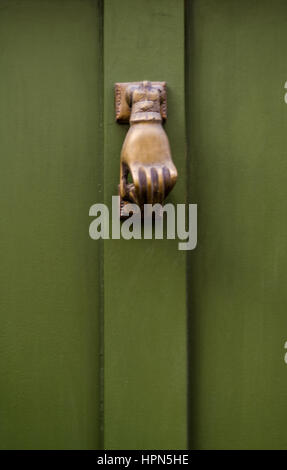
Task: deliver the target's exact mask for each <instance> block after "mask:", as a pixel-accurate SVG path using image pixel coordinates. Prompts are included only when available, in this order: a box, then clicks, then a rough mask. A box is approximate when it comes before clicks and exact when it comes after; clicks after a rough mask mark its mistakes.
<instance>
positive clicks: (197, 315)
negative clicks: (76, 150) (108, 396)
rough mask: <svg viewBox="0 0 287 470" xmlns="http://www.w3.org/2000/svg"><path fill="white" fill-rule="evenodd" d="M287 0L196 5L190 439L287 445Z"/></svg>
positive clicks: (204, 443) (190, 72)
mask: <svg viewBox="0 0 287 470" xmlns="http://www.w3.org/2000/svg"><path fill="white" fill-rule="evenodd" d="M286 18H287V3H286V2H285V1H283V0H281V1H280V0H275V1H272V2H270V1H267V0H261V1H260V2H257V1H249V0H245V1H240V2H239V1H236V0H233V1H230V0H217V1H216V2H215V1H214V0H194V1H193V2H190V4H189V9H188V18H187V24H188V31H189V34H188V48H187V60H188V64H187V67H188V68H187V86H188V91H189V94H188V97H187V105H188V110H189V113H188V115H189V116H190V117H189V119H188V136H189V160H190V162H191V165H190V174H191V183H190V198H191V200H192V201H193V202H197V203H198V205H199V222H198V224H199V233H198V240H199V242H198V247H197V249H196V251H194V252H193V253H191V255H190V257H189V297H190V298H189V305H190V307H189V308H190V330H191V331H190V340H189V341H190V379H191V388H190V397H189V400H190V404H191V413H190V421H191V429H190V445H191V446H192V448H216V449H218V448H253V449H254V448H285V449H286V447H287V431H286V416H287V366H286V364H285V363H284V355H285V350H284V343H285V341H286V338H287V317H286V304H287V291H286V282H287V275H286V273H287V264H286V263H287V262H286V259H287V258H286V250H287V241H286V240H287V219H286V213H287V203H286V201H287V186H286V180H287V159H286V157H287V155H286V147H287V133H286V128H287V105H286V104H285V102H284V94H285V91H284V84H285V82H286V80H287V65H286V60H285V52H284V47H285V45H286V42H287V27H286V26H287V23H286Z"/></svg>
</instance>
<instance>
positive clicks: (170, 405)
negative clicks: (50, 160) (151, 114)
mask: <svg viewBox="0 0 287 470" xmlns="http://www.w3.org/2000/svg"><path fill="white" fill-rule="evenodd" d="M104 30H105V36H104V80H105V83H104V87H105V106H104V113H105V117H104V128H105V138H104V160H105V170H104V174H105V177H104V181H105V201H106V203H107V204H108V205H109V207H111V198H112V196H113V195H116V194H117V185H118V182H119V163H120V151H121V145H122V143H123V139H124V136H125V133H126V131H127V126H120V125H118V124H116V123H115V115H114V96H113V85H114V83H115V82H117V81H136V80H144V79H148V80H165V81H167V83H168V113H169V117H168V121H167V125H166V131H167V134H168V136H169V139H170V143H171V149H172V153H173V157H174V161H175V164H176V166H177V168H178V171H179V178H178V183H177V185H176V187H175V189H174V190H173V192H172V193H171V197H170V201H172V202H173V203H182V202H185V193H186V192H185V142H184V4H183V1H181V0H179V1H176V2H175V1H174V0H157V1H154V0H121V2H118V1H117V0H107V1H105V12H104ZM104 253H105V255H104V256H105V258H104V279H105V384H104V387H105V392H104V397H105V447H106V448H108V449H109V448H111V449H126V448H129V449H133V448H138V449H161V448H166V449H168V448H173V449H180V448H185V446H186V418H187V416H186V415H187V413H186V305H185V266H186V265H185V253H184V252H180V251H178V246H177V241H173V240H169V241H168V240H156V241H155V240H130V241H124V240H108V241H105V251H104Z"/></svg>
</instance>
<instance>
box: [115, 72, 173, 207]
mask: <svg viewBox="0 0 287 470" xmlns="http://www.w3.org/2000/svg"><path fill="white" fill-rule="evenodd" d="M115 99H116V119H117V121H118V122H130V128H129V130H128V133H127V135H126V138H125V140H124V143H123V147H122V152H121V163H120V184H119V193H120V198H121V215H122V216H125V213H124V205H125V204H127V203H136V204H137V205H138V206H139V207H140V208H141V210H142V208H143V205H144V204H155V203H160V204H161V203H162V202H163V200H164V199H165V198H166V196H167V195H168V193H169V192H170V191H171V189H172V188H173V186H174V185H175V183H176V179H177V170H176V168H175V166H174V163H173V161H172V158H171V152H170V147H169V142H168V138H167V135H166V133H165V131H164V129H163V127H162V121H163V120H165V119H166V117H167V112H166V110H167V105H166V83H165V82H149V81H143V82H132V83H116V85H115ZM129 174H130V176H131V179H132V182H129V181H128V176H129Z"/></svg>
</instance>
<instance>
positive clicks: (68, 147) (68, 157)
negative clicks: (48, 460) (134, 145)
mask: <svg viewBox="0 0 287 470" xmlns="http://www.w3.org/2000/svg"><path fill="white" fill-rule="evenodd" d="M0 9H1V14H0V44H1V54H0V69H1V80H0V102H1V113H0V153H1V172H0V187H1V198H0V212H1V245H0V258H1V268H0V285H1V295H0V335H1V341H0V370H1V374H0V447H1V448H2V449H51V448H52V449H86V448H95V447H98V446H99V443H100V438H99V364H98V361H99V360H98V357H99V354H98V353H99V349H98V348H99V338H98V335H99V325H98V310H99V304H98V302H99V291H98V286H99V275H98V245H96V244H95V242H94V241H93V240H91V239H89V236H88V225H89V222H90V219H89V216H88V211H89V207H90V205H91V204H93V203H94V202H95V200H97V199H98V198H99V197H100V196H99V191H98V188H99V184H100V183H101V176H102V175H101V174H100V168H101V155H102V151H101V146H100V134H101V132H100V115H101V111H100V107H99V93H100V92H101V78H100V75H101V74H100V69H99V57H100V51H99V37H98V34H99V14H98V3H97V2H96V1H89V0H87V1H86V0H83V1H75V0H71V1H62V0H53V1H50V0H40V1H39V0H25V1H23V2H18V1H10V0H9V1H4V0H1V1H0Z"/></svg>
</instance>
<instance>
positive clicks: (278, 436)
mask: <svg viewBox="0 0 287 470" xmlns="http://www.w3.org/2000/svg"><path fill="white" fill-rule="evenodd" d="M286 15H287V4H286V2H284V1H283V0H282V1H280V0H274V1H273V2H269V1H267V0H261V2H257V1H255V0H241V1H238V0H228V1H227V0H189V1H186V2H185V1H184V0H22V1H21V2H19V1H17V0H0V71H1V80H0V103H1V113H0V159H1V171H0V187H1V196H2V197H1V212H0V213H1V245H0V250H1V268H0V276H1V296H0V335H1V339H0V371H1V375H0V447H1V448H2V449H87V448H88V449H99V448H106V449H127V448H129V449H133V448H135V449H168V448H173V449H185V448H216V449H217V448H270V447H271V448H286V447H287V446H286V437H287V435H286V431H285V428H284V421H285V415H286V412H287V409H286V404H285V403H286V391H285V390H286V378H285V377H286V374H287V369H286V367H287V366H286V364H285V362H284V354H285V351H284V344H285V340H287V331H285V330H284V328H285V329H286V327H285V323H286V322H285V306H286V301H287V299H286V294H285V281H286V277H287V276H286V266H285V264H286V263H285V251H286V246H287V242H286V236H285V234H286V231H287V222H286V220H285V213H286V210H285V195H286V189H285V188H286V185H285V180H286V173H287V166H286V162H285V158H286V150H285V149H286V132H285V128H286V113H287V105H286V103H285V101H284V94H285V90H284V83H285V82H286V81H287V70H286V64H285V63H284V49H283V47H284V43H285V40H286V35H287V33H286V31H287V30H286ZM144 79H148V80H165V81H167V83H168V120H167V123H166V127H165V128H166V132H167V134H168V136H169V140H170V144H171V150H172V154H173V159H174V162H175V164H176V166H177V169H178V173H179V178H178V182H177V184H176V186H175V188H174V190H173V191H172V193H171V194H170V196H169V201H170V202H173V203H174V204H177V203H185V202H192V203H197V204H198V219H199V220H198V226H199V229H198V246H197V248H196V249H195V250H194V251H193V252H190V253H186V252H182V251H178V241H177V240H129V241H127V240H105V241H95V240H92V239H91V238H89V232H88V229H89V224H90V222H91V220H90V218H89V215H88V214H89V208H90V206H91V205H92V204H94V203H98V202H99V203H103V202H105V203H106V204H107V205H108V206H109V207H110V208H111V198H112V196H113V195H116V194H117V184H118V179H119V156H120V150H121V145H122V142H123V139H124V136H125V133H126V131H127V127H126V126H119V125H118V124H116V123H115V118H114V96H113V85H114V83H115V82H121V81H136V80H144Z"/></svg>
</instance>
